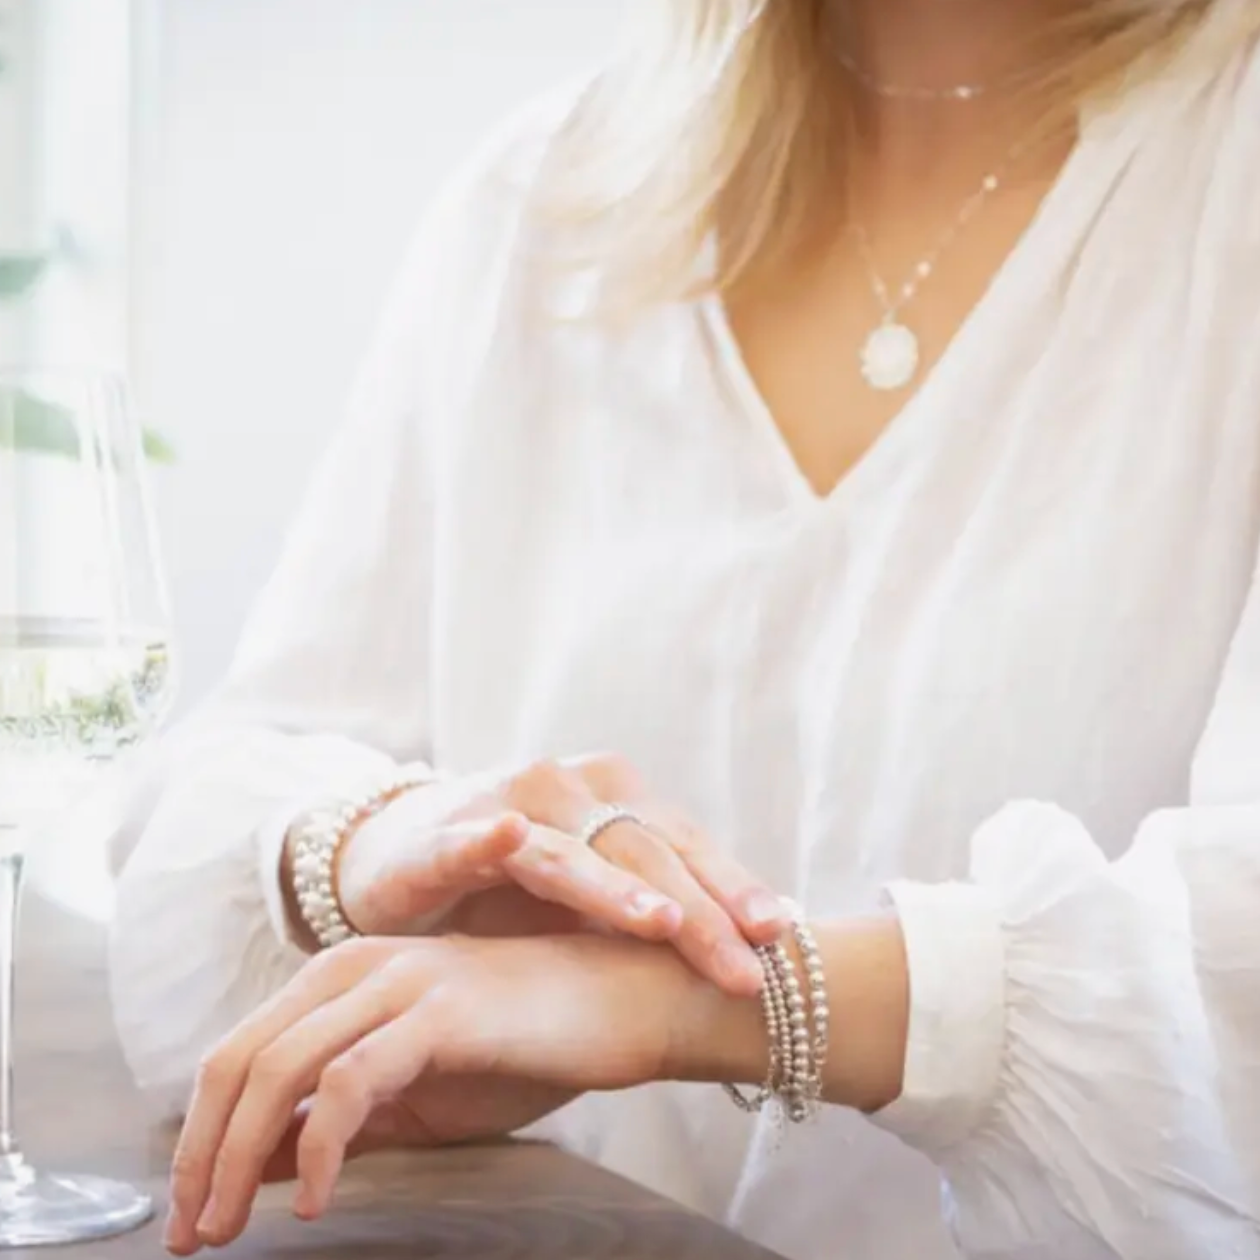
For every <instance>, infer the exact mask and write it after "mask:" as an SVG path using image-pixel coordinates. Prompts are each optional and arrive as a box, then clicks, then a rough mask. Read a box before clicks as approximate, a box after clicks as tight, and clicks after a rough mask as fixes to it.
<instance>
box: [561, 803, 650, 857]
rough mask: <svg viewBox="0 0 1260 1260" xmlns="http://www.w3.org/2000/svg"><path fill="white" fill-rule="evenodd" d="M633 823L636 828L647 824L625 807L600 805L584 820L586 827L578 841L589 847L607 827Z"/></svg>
mask: <svg viewBox="0 0 1260 1260" xmlns="http://www.w3.org/2000/svg"><path fill="white" fill-rule="evenodd" d="M622 822H628V823H634V825H635V826H636V827H646V826H647V823H645V822H644V821H643V819H642V818H640V817H639V815H638V814H636V813H635V812H634V810H632V809H630V808H628V807H627V806H625V805H601V806H600V807H599V808H598V809H597V810H595V811H594V813H592V814H591V816H590V817H589V818H588V819H587V820H586V825H585V826H584V827H583V828H582V830H581V832H580V833H579V834H578V841H579V843H581V844H584V845H586V846H587V847H589V846H590V845H592V844H594V843H595V841H596V840H598V839H599V838H600V836H602V835H603V834H604V832H605V831H607V830H608V829H609V827H615V826H616V825H617V824H618V823H622Z"/></svg>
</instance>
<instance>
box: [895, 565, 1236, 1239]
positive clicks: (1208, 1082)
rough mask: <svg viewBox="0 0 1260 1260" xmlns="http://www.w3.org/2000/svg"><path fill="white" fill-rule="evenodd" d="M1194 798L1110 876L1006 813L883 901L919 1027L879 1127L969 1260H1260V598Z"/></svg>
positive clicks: (1146, 831) (1074, 849) (1033, 806)
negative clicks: (946, 879)
mask: <svg viewBox="0 0 1260 1260" xmlns="http://www.w3.org/2000/svg"><path fill="white" fill-rule="evenodd" d="M1192 782H1193V786H1192V791H1191V795H1190V801H1189V804H1188V805H1187V806H1186V807H1184V808H1179V809H1171V810H1164V811H1161V812H1159V813H1156V814H1153V815H1151V816H1150V817H1148V818H1147V819H1146V820H1145V821H1144V823H1143V824H1142V825H1141V827H1140V828H1139V830H1138V833H1137V835H1136V836H1135V838H1134V840H1133V843H1132V846H1131V848H1130V849H1129V850H1128V852H1127V853H1126V854H1125V856H1124V857H1122V858H1121V859H1120V860H1119V861H1116V862H1114V863H1109V862H1108V861H1107V860H1106V859H1105V858H1104V856H1103V854H1102V853H1101V851H1100V850H1099V848H1098V846H1097V845H1096V844H1095V843H1094V841H1093V840H1092V839H1091V837H1090V835H1089V834H1088V832H1087V831H1086V829H1085V827H1084V826H1083V825H1082V824H1081V822H1079V821H1078V820H1077V819H1076V818H1074V817H1072V816H1071V815H1069V814H1067V813H1065V812H1064V811H1063V810H1061V809H1058V808H1055V807H1054V806H1053V805H1049V804H1042V803H1036V802H1023V803H1014V804H1011V805H1008V806H1007V807H1006V808H1005V809H1003V810H1002V811H1001V812H1000V813H999V814H998V815H997V816H996V817H995V818H993V819H992V820H990V821H989V822H988V823H987V824H986V825H985V826H983V827H982V828H981V829H980V831H979V833H978V834H977V835H976V836H975V838H974V844H973V852H972V865H971V872H970V879H969V881H967V882H960V883H957V884H946V885H940V886H925V885H919V884H913V883H903V884H900V885H896V886H894V887H893V888H892V889H891V890H890V892H891V896H892V900H893V902H894V904H895V906H896V908H897V910H898V912H899V914H900V917H901V921H902V924H903V926H904V930H905V935H906V940H907V947H908V952H909V960H910V982H911V993H912V997H911V1008H912V1009H911V1020H910V1042H909V1048H908V1054H907V1063H906V1081H905V1090H904V1093H903V1096H902V1098H901V1099H900V1100H899V1101H898V1102H897V1103H895V1104H894V1105H893V1106H892V1107H891V1108H889V1109H888V1110H886V1111H884V1112H882V1113H881V1114H880V1115H879V1116H877V1117H876V1122H877V1123H878V1124H880V1125H882V1126H883V1127H885V1128H886V1129H889V1130H891V1131H892V1132H894V1133H896V1134H898V1135H899V1136H900V1137H901V1138H903V1139H904V1140H905V1141H906V1142H908V1143H909V1144H910V1145H912V1146H914V1147H916V1148H918V1149H919V1150H921V1151H922V1152H924V1153H925V1154H927V1155H928V1156H929V1157H931V1158H932V1159H933V1160H934V1161H935V1162H936V1163H937V1165H938V1166H939V1167H940V1168H941V1170H942V1172H943V1182H944V1185H943V1191H944V1194H943V1197H944V1201H945V1205H946V1210H947V1213H948V1216H949V1218H950V1221H951V1224H952V1226H953V1228H954V1230H955V1233H956V1237H957V1239H958V1242H959V1245H960V1247H961V1248H962V1250H963V1251H964V1253H965V1254H966V1255H968V1256H970V1257H998V1256H1002V1257H1009V1256H1019V1257H1021V1260H1024V1258H1027V1260H1034V1258H1035V1260H1043V1258H1044V1260H1062V1258H1063V1257H1067V1256H1071V1257H1072V1258H1073V1260H1094V1258H1095V1257H1097V1258H1098V1260H1103V1258H1104V1257H1107V1258H1108V1260H1111V1258H1115V1257H1125V1258H1126V1260H1128V1258H1129V1257H1135V1258H1136V1257H1141V1258H1143V1260H1145V1258H1146V1257H1151V1258H1152V1260H1153V1258H1155V1257H1158V1258H1159V1260H1206V1258H1207V1257H1212V1260H1257V1258H1258V1257H1260V582H1257V583H1256V584H1254V585H1253V590H1252V593H1251V596H1250V599H1249V603H1248V607H1247V609H1246V611H1245V614H1244V617H1243V620H1242V623H1241V625H1240V627H1239V630H1238V632H1237V635H1236V637H1235V642H1234V644H1233V647H1232V649H1231V653H1230V657H1229V661H1228V663H1227V667H1226V672H1225V675H1224V679H1223V681H1222V685H1221V689H1220V692H1219V694H1218V697H1217V702H1216V705H1215V708H1214V711H1213V714H1212V717H1211V720H1210V723H1209V726H1208V729H1207V731H1206V733H1205V735H1204V737H1203V739H1202V741H1201V744H1200V747H1199V750H1198V754H1197V756H1196V761H1195V766H1194V773H1193V776H1192Z"/></svg>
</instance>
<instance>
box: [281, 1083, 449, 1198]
mask: <svg viewBox="0 0 1260 1260" xmlns="http://www.w3.org/2000/svg"><path fill="white" fill-rule="evenodd" d="M309 1114H310V1100H309V1099H306V1100H304V1101H303V1102H302V1103H301V1104H299V1106H298V1109H297V1111H296V1112H294V1115H293V1119H292V1121H291V1123H290V1124H289V1126H288V1128H287V1129H286V1130H285V1132H284V1136H283V1137H282V1138H281V1139H280V1143H279V1145H278V1146H277V1147H276V1149H275V1150H274V1151H273V1152H272V1154H271V1156H270V1158H269V1159H268V1160H267V1164H266V1167H264V1169H263V1177H262V1179H263V1184H264V1185H271V1184H274V1183H276V1182H281V1181H296V1180H297V1175H298V1174H297V1149H298V1141H299V1139H300V1138H301V1136H302V1130H303V1129H304V1128H305V1126H306V1119H307V1116H308V1115H309ZM438 1144H439V1143H438V1140H437V1138H436V1137H434V1135H433V1134H431V1133H429V1132H428V1131H427V1130H426V1129H425V1128H424V1127H423V1125H422V1124H421V1123H420V1121H419V1120H418V1119H417V1117H415V1116H414V1115H413V1114H412V1113H411V1112H410V1111H408V1110H407V1108H406V1107H405V1106H403V1105H402V1104H401V1103H399V1102H397V1101H388V1102H384V1103H381V1104H380V1105H379V1106H377V1107H375V1108H373V1110H372V1114H371V1115H370V1116H368V1119H367V1122H366V1123H365V1124H364V1126H363V1128H361V1129H360V1130H359V1132H358V1133H356V1134H355V1136H354V1137H353V1138H352V1139H351V1141H350V1144H349V1145H348V1146H347V1148H346V1159H347V1160H352V1159H358V1158H359V1157H360V1156H363V1155H370V1154H372V1153H373V1152H374V1151H395V1150H405V1149H415V1150H427V1149H429V1148H431V1147H434V1146H437V1145H438Z"/></svg>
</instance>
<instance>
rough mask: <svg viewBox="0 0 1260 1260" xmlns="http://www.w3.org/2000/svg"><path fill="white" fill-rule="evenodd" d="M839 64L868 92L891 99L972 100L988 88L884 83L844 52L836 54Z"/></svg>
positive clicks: (968, 85)
mask: <svg viewBox="0 0 1260 1260" xmlns="http://www.w3.org/2000/svg"><path fill="white" fill-rule="evenodd" d="M837 56H838V58H839V61H840V64H841V65H842V66H843V67H844V68H845V69H846V70H847V71H848V72H849V74H850V75H852V76H853V78H854V79H856V80H857V82H858V83H860V84H861V85H862V86H863V87H864V88H866V90H867V91H868V92H873V93H874V94H875V95H876V96H883V97H886V98H887V99H888V100H893V101H974V100H976V99H978V98H979V97H981V96H983V95H984V94H985V93H986V92H988V91H989V90H990V88H989V86H988V85H987V84H984V83H960V84H957V85H955V86H953V87H943V88H930V87H915V86H912V85H910V84H900V83H885V82H884V81H883V80H882V79H877V78H875V76H874V75H872V74H870V73H869V72H868V71H866V70H863V69H862V67H861V66H859V65H858V64H857V62H856V61H854V60H853V59H852V58H851V57H849V56H848V55H847V54H845V53H838V54H837Z"/></svg>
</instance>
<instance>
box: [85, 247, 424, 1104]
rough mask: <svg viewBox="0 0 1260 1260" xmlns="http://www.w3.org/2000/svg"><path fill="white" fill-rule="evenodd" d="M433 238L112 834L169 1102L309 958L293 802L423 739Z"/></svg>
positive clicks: (151, 1054)
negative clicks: (290, 843) (296, 912)
mask: <svg viewBox="0 0 1260 1260" xmlns="http://www.w3.org/2000/svg"><path fill="white" fill-rule="evenodd" d="M425 249H426V247H425V246H423V245H421V246H418V247H417V252H416V254H415V255H414V256H413V258H412V260H411V261H410V263H409V264H408V266H407V268H406V269H405V272H404V278H403V281H402V284H401V287H400V291H399V294H398V296H397V297H396V298H395V300H394V302H393V304H392V306H391V309H390V312H389V314H388V316H387V318H386V320H385V326H384V328H383V330H382V332H381V334H380V337H379V339H378V341H377V343H376V346H375V349H374V350H373V352H372V354H371V356H370V358H369V362H368V364H367V365H366V367H365V369H364V371H363V373H362V376H361V379H360V383H359V386H358V388H357V390H356V395H355V401H354V404H353V406H352V408H351V414H350V417H349V420H348V422H347V423H346V424H345V426H344V428H343V429H342V431H341V433H340V434H339V436H338V437H337V438H336V439H335V441H334V443H333V444H332V447H331V449H330V450H329V451H328V453H327V454H326V456H325V458H324V460H323V463H322V466H321V468H320V469H319V471H318V473H317V475H316V477H315V479H314V482H313V484H312V485H311V487H310V489H309V491H308V493H307V497H306V500H305V503H304V506H303V507H302V509H301V511H300V514H299V516H298V518H297V520H296V522H295V524H294V525H293V527H292V529H291V532H290V534H289V537H288V539H287V543H286V545H285V548H284V551H283V554H282V558H281V561H280V564H279V567H278V569H277V571H276V572H275V574H274V576H273V577H272V579H271V581H270V583H269V585H268V586H267V588H266V590H265V592H264V594H263V595H262V597H261V599H260V601H259V603H258V604H257V606H256V607H255V609H254V611H253V614H252V616H251V618H250V621H249V623H248V627H247V629H246V632H245V634H244V637H243V639H242V641H241V644H240V646H239V648H238V651H237V654H236V658H235V661H234V663H233V665H232V667H231V670H230V673H229V675H228V678H227V680H226V682H225V683H224V684H223V686H222V687H221V689H220V690H219V692H218V693H217V694H216V695H215V696H214V697H213V698H212V699H211V700H210V702H209V703H208V704H206V705H205V706H204V707H203V708H202V710H201V711H200V712H199V713H197V714H195V715H194V716H193V717H192V718H191V719H190V720H189V721H188V722H187V723H186V724H185V725H184V726H183V727H182V728H179V729H177V730H176V731H175V732H173V733H172V735H171V736H170V737H169V738H168V739H167V740H165V741H163V742H162V743H161V744H159V746H158V747H157V748H156V749H155V750H154V753H153V755H152V756H150V757H149V758H148V759H147V761H146V762H145V764H144V769H143V771H142V774H141V779H140V782H139V784H138V786H137V789H136V790H135V792H134V794H133V796H132V798H131V800H130V802H129V806H128V809H127V811H126V814H127V818H126V821H125V822H124V824H123V826H121V827H120V829H119V830H118V831H117V832H116V833H115V835H114V837H113V841H112V858H113V865H114V867H115V870H116V890H117V902H116V911H115V920H114V926H113V929H112V939H111V960H110V961H111V981H112V988H113V998H114V1008H115V1016H116V1022H117V1025H118V1029H119V1032H120V1035H121V1038H122V1042H123V1045H124V1048H125V1050H126V1053H127V1055H128V1058H129V1061H130V1063H131V1066H132V1068H133V1070H134V1072H135V1074H136V1076H137V1079H138V1080H139V1081H140V1083H141V1084H142V1086H144V1087H145V1088H146V1089H147V1090H149V1091H151V1092H154V1093H155V1094H157V1095H158V1097H159V1098H160V1099H162V1100H163V1102H164V1104H165V1105H166V1106H167V1107H174V1106H176V1105H178V1104H179V1103H182V1102H183V1100H184V1098H185V1097H186V1090H187V1086H188V1083H189V1081H190V1080H191V1077H192V1074H193V1070H194V1066H195V1064H196V1062H197V1060H198V1058H199V1057H200V1055H201V1054H202V1053H203V1052H204V1050H205V1049H206V1047H207V1046H208V1045H210V1044H212V1043H213V1042H214V1041H215V1040H217V1039H218V1038H219V1037H220V1036H221V1035H222V1034H223V1033H225V1032H226V1031H227V1030H228V1029H229V1028H230V1027H231V1026H232V1025H233V1024H234V1023H235V1022H237V1021H238V1020H239V1019H240V1018H242V1017H243V1016H244V1015H245V1014H247V1013H248V1012H249V1011H250V1010H251V1009H252V1008H253V1007H254V1006H256V1005H257V1004H258V1003H259V1002H260V1001H261V1000H262V999H263V998H265V997H266V996H267V995H268V994H270V993H271V992H273V991H274V990H275V989H276V988H278V987H279V986H280V985H282V984H283V983H284V981H285V980H287V979H288V978H289V976H290V975H291V974H292V973H293V971H294V970H296V968H297V967H298V966H299V965H300V963H301V961H302V955H301V953H300V952H299V951H298V950H297V948H296V947H295V945H294V944H293V943H292V942H291V940H290V938H289V935H288V931H287V926H286V918H285V913H284V909H283V906H282V903H281V895H280V889H279V881H278V879H277V871H278V865H279V859H280V849H281V845H282V843H283V839H284V834H285V830H286V828H287V825H288V822H289V820H290V819H291V818H292V817H293V816H294V814H295V813H296V812H297V810H298V809H299V808H300V807H301V806H302V805H303V804H305V803H309V802H311V801H313V800H321V799H324V798H326V797H329V796H335V795H337V794H339V793H341V792H343V791H357V790H359V789H360V788H361V787H362V786H363V785H364V784H365V783H368V782H372V781H375V780H376V779H377V778H384V777H387V776H389V775H391V774H392V773H394V771H395V770H396V767H397V763H398V762H399V761H402V760H412V759H423V758H425V757H427V754H428V733H427V729H426V719H425V715H426V712H427V703H426V694H425V693H426V675H427V669H426V655H427V652H426V641H427V637H428V636H427V620H428V619H427V614H426V602H427V588H428V571H429V554H428V545H427V539H428V538H429V535H430V530H429V524H428V522H429V517H430V513H431V504H432V491H431V486H430V485H429V483H428V478H427V476H426V468H425V453H424V451H423V450H422V447H423V445H424V442H423V429H424V423H423V422H424V416H423V415H422V410H423V407H422V397H421V393H422V389H421V384H420V382H419V380H418V377H417V373H416V371H415V370H414V369H413V367H412V366H411V365H412V364H413V363H414V361H415V358H416V355H415V353H414V350H415V348H417V347H413V344H412V343H413V340H415V339H417V338H418V337H420V336H422V326H423V320H422V318H421V315H420V313H419V312H418V311H417V300H418V298H419V296H420V295H422V293H423V290H424V285H423V281H422V277H423V275H424V273H425V271H426V269H427V264H426V261H425V258H424V253H425Z"/></svg>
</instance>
